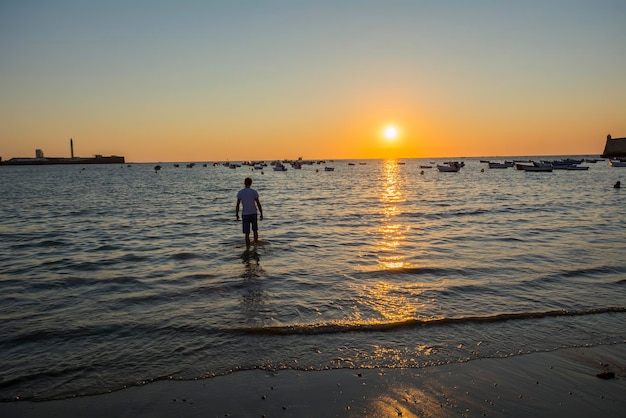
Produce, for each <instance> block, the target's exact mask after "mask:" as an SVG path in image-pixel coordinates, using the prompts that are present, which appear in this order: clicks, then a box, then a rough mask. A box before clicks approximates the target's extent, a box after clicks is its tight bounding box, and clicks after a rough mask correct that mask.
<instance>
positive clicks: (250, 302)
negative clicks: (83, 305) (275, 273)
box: [241, 249, 267, 326]
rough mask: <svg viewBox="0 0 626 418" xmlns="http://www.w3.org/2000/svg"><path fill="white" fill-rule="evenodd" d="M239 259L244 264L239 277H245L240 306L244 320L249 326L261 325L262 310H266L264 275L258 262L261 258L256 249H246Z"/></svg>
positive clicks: (262, 319)
mask: <svg viewBox="0 0 626 418" xmlns="http://www.w3.org/2000/svg"><path fill="white" fill-rule="evenodd" d="M241 260H242V261H241V262H242V264H243V265H244V272H243V273H242V274H241V278H242V279H245V280H244V283H242V287H241V288H242V295H241V307H242V311H243V314H244V317H245V321H246V322H247V323H248V325H250V326H262V325H263V323H264V322H265V318H264V317H263V312H265V311H267V308H266V306H265V300H264V299H265V292H264V291H263V286H262V283H263V282H262V280H261V278H262V277H263V276H265V272H264V271H263V268H262V267H261V264H260V261H261V258H260V257H259V253H258V252H257V250H256V249H246V250H245V251H244V252H243V254H241Z"/></svg>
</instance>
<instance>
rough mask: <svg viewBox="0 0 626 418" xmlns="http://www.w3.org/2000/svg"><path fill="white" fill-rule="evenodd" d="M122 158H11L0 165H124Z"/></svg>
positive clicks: (113, 156) (0, 162) (100, 156)
mask: <svg viewBox="0 0 626 418" xmlns="http://www.w3.org/2000/svg"><path fill="white" fill-rule="evenodd" d="M125 162H126V160H125V158H124V157H123V156H117V155H111V156H102V155H96V156H95V157H93V158H82V157H74V158H11V159H10V160H7V161H0V165H53V164H124V163H125Z"/></svg>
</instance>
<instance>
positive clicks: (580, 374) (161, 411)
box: [0, 344, 626, 418]
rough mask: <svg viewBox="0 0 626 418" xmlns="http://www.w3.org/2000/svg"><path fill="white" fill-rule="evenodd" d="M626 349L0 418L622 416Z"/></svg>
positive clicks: (236, 383) (151, 392)
mask: <svg viewBox="0 0 626 418" xmlns="http://www.w3.org/2000/svg"><path fill="white" fill-rule="evenodd" d="M625 394H626V344H616V345H604V346H595V347H578V348H569V349H559V350H555V351H551V352H542V353H532V354H523V355H516V356H512V357H508V358H504V359H502V358H492V359H481V360H474V361H470V362H466V363H458V364H448V365H442V366H434V367H426V368H420V369H367V370H348V369H342V370H328V371H306V372H304V371H290V370H282V371H278V372H267V371H261V370H253V371H241V372H235V373H232V374H229V375H227V376H220V377H216V378H211V379H205V380H196V381H159V382H154V383H151V384H147V385H143V386H137V387H131V388H128V389H125V390H122V391H118V392H113V393H109V394H104V395H98V396H86V397H79V398H73V399H65V400H58V401H47V402H5V403H1V404H0V415H2V416H3V417H25V418H31V417H32V418H34V417H67V416H73V417H91V418H95V417H113V416H115V417H274V416H281V417H287V416H289V417H320V416H369V417H403V418H404V417H423V416H433V417H438V416H469V417H475V416H507V417H511V416H513V417H515V416H517V417H527V416H546V417H547V416H570V417H571V416H579V417H588V416H589V417H590V416H603V417H612V416H614V417H618V416H623V413H624V411H626V396H624V395H625Z"/></svg>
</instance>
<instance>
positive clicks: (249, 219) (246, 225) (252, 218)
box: [241, 213, 259, 234]
mask: <svg viewBox="0 0 626 418" xmlns="http://www.w3.org/2000/svg"><path fill="white" fill-rule="evenodd" d="M241 220H242V222H243V233H244V234H249V233H250V225H252V230H253V231H258V229H259V224H258V222H257V219H256V213H253V214H251V215H241Z"/></svg>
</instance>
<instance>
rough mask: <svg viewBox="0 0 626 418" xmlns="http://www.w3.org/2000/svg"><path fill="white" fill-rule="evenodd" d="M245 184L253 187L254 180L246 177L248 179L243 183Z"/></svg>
mask: <svg viewBox="0 0 626 418" xmlns="http://www.w3.org/2000/svg"><path fill="white" fill-rule="evenodd" d="M243 184H245V185H246V186H250V185H252V179H251V178H250V177H246V179H245V180H244V181H243Z"/></svg>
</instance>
